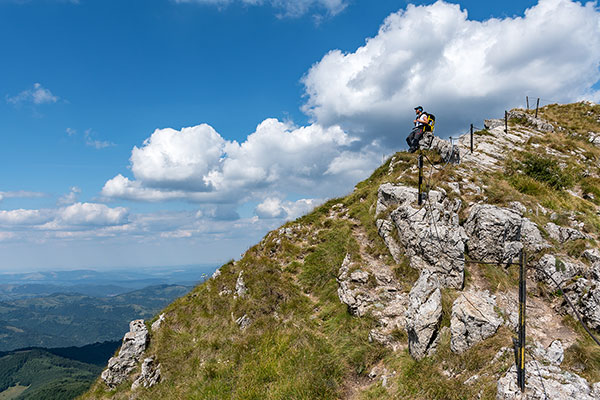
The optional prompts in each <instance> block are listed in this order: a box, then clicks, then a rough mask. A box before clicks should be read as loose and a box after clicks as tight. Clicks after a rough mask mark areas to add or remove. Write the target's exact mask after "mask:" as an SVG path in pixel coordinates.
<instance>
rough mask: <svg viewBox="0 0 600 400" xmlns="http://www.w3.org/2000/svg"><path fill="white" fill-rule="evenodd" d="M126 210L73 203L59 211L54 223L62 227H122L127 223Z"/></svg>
mask: <svg viewBox="0 0 600 400" xmlns="http://www.w3.org/2000/svg"><path fill="white" fill-rule="evenodd" d="M127 215H128V210H127V209H126V208H124V207H115V208H110V207H108V206H106V205H105V204H97V203H75V204H72V205H70V206H67V207H64V208H62V209H60V210H59V212H58V215H57V217H56V219H55V222H58V223H61V224H64V225H92V226H99V225H104V226H106V225H122V224H124V223H126V222H127Z"/></svg>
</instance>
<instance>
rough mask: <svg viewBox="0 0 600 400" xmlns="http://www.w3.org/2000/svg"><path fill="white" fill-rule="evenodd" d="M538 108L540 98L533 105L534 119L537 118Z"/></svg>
mask: <svg viewBox="0 0 600 400" xmlns="http://www.w3.org/2000/svg"><path fill="white" fill-rule="evenodd" d="M538 108H540V98H539V97H538V99H537V104H536V105H535V117H536V118H537V112H538Z"/></svg>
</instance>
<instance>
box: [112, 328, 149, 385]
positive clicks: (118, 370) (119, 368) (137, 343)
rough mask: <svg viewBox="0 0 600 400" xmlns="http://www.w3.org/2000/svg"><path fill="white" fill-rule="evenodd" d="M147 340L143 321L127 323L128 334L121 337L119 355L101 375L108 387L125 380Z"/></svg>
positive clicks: (146, 331)
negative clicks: (121, 342)
mask: <svg viewBox="0 0 600 400" xmlns="http://www.w3.org/2000/svg"><path fill="white" fill-rule="evenodd" d="M148 339H149V338H148V329H146V325H144V320H142V319H137V320H135V321H131V322H130V323H129V332H127V333H126V334H125V336H124V337H123V344H122V345H121V349H120V350H119V354H118V355H117V356H116V357H112V358H111V359H110V360H109V361H108V368H107V369H105V370H104V371H103V372H102V375H101V378H102V380H103V381H104V383H106V385H107V386H108V387H110V388H114V387H116V386H118V385H119V384H120V383H121V382H123V381H125V380H126V379H127V377H128V376H129V374H130V373H131V372H132V371H133V370H134V369H135V366H136V364H137V363H138V361H139V360H140V357H141V356H142V354H143V353H144V351H145V350H146V347H147V346H148Z"/></svg>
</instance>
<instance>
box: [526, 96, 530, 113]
mask: <svg viewBox="0 0 600 400" xmlns="http://www.w3.org/2000/svg"><path fill="white" fill-rule="evenodd" d="M525 99H526V100H527V111H529V96H525Z"/></svg>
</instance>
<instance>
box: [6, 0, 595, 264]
mask: <svg viewBox="0 0 600 400" xmlns="http://www.w3.org/2000/svg"><path fill="white" fill-rule="evenodd" d="M0 37H1V38H2V39H0V60H1V62H0V138H1V139H2V142H1V143H2V145H1V146H0V168H1V171H2V172H1V175H0V177H1V179H0V272H3V271H24V270H28V271H29V270H44V269H75V268H99V269H102V268H119V267H123V268H126V267H129V268H131V267H143V266H144V267H145V266H152V265H156V266H158V265H160V266H170V265H188V264H210V263H214V264H220V263H222V262H225V261H227V260H229V259H235V258H238V257H239V256H240V254H241V253H243V252H244V251H245V250H246V249H248V248H249V247H250V246H252V245H253V244H255V243H256V242H257V241H259V240H260V238H261V237H262V236H263V235H264V234H265V233H266V232H268V231H269V230H271V229H275V228H276V227H278V226H279V225H281V224H282V223H284V222H285V221H288V220H292V219H294V218H296V217H298V216H300V215H302V214H304V213H306V212H308V211H310V210H311V209H312V208H314V207H315V206H316V205H318V204H320V203H322V202H323V201H324V200H326V199H329V198H333V197H337V196H343V195H345V194H347V193H349V192H351V191H352V188H353V187H354V185H355V184H356V183H357V182H358V181H360V180H362V179H364V178H366V177H368V175H369V174H370V173H371V172H372V171H373V169H375V168H376V167H377V166H378V165H379V164H380V163H381V161H382V159H383V158H385V157H386V156H388V155H390V154H393V153H394V152H396V151H398V150H402V149H405V148H406V143H405V137H406V136H407V134H408V133H409V130H410V127H411V121H412V118H413V115H414V111H413V107H415V106H416V105H423V106H424V107H425V109H426V111H429V112H431V113H433V114H435V115H436V117H437V119H436V134H438V135H440V136H442V137H448V136H452V135H458V134H461V133H464V132H465V131H466V130H467V128H468V126H469V124H470V123H474V124H476V125H479V126H481V124H482V121H483V119H485V118H494V117H499V116H501V115H503V111H504V110H505V109H510V108H513V107H522V106H524V104H525V96H530V98H538V97H539V98H541V104H542V105H544V104H549V103H553V102H564V103H566V102H573V101H579V100H583V99H586V100H591V101H596V102H598V101H600V92H599V90H600V84H599V81H600V69H599V67H600V10H599V8H598V5H597V3H595V2H589V3H582V2H575V1H570V0H539V1H504V2H481V1H452V2H443V1H437V2H433V1H426V2H407V1H391V0H377V1H372V0H129V1H116V0H115V1H113V0H103V1H100V0H0Z"/></svg>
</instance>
